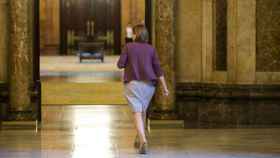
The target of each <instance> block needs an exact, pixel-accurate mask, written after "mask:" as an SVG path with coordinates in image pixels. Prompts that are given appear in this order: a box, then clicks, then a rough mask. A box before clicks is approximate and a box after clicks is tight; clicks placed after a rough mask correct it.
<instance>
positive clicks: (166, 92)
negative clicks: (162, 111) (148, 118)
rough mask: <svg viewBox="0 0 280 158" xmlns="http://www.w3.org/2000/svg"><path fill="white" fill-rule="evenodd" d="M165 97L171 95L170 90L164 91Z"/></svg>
mask: <svg viewBox="0 0 280 158" xmlns="http://www.w3.org/2000/svg"><path fill="white" fill-rule="evenodd" d="M163 95H164V96H166V97H167V96H168V95H169V90H168V89H164V90H163Z"/></svg>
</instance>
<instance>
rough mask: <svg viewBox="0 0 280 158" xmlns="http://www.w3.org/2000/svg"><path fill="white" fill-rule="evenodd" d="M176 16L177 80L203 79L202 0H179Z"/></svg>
mask: <svg viewBox="0 0 280 158" xmlns="http://www.w3.org/2000/svg"><path fill="white" fill-rule="evenodd" d="M175 14H176V15H175V16H176V24H175V27H176V29H175V30H176V41H177V42H176V62H175V63H176V80H177V82H201V80H202V74H201V70H202V61H201V59H202V1H201V0H179V1H177V8H176V11H175Z"/></svg>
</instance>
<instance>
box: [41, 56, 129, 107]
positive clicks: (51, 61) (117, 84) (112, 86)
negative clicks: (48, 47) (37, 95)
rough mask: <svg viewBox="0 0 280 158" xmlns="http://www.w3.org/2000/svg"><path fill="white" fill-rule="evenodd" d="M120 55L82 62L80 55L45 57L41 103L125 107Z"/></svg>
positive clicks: (42, 64)
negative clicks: (122, 105) (119, 64)
mask: <svg viewBox="0 0 280 158" xmlns="http://www.w3.org/2000/svg"><path fill="white" fill-rule="evenodd" d="M117 59H118V56H106V57H105V61H104V63H101V62H100V61H98V60H85V61H83V62H82V63H80V62H79V58H78V57H77V56H42V57H41V63H40V64H41V67H40V69H41V70H40V72H41V81H42V103H43V104H44V105H46V104H48V105H50V104H54V105H58V104H60V105H61V104H63V105H64V104H71V105H73V104H75V105H79V104H91V105H92V104H114V105H115V104H126V101H125V99H124V97H123V85H122V82H121V76H122V75H121V74H122V72H121V71H120V70H118V69H117V67H116V62H117Z"/></svg>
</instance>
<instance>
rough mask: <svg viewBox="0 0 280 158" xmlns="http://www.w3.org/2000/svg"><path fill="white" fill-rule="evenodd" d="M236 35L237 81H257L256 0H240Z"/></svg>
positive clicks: (250, 82) (240, 82)
mask: <svg viewBox="0 0 280 158" xmlns="http://www.w3.org/2000/svg"><path fill="white" fill-rule="evenodd" d="M236 7H237V17H236V18H237V26H236V27H237V30H236V33H237V37H236V42H237V43H236V47H237V48H236V51H237V52H236V56H237V62H236V80H237V81H236V83H238V84H253V83H255V64H256V57H255V54H256V18H255V17H256V0H246V1H244V0H238V2H237V5H236Z"/></svg>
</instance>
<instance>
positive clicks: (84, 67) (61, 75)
mask: <svg viewBox="0 0 280 158" xmlns="http://www.w3.org/2000/svg"><path fill="white" fill-rule="evenodd" d="M34 1H35V6H36V7H35V13H36V14H35V20H34V22H35V28H34V30H35V33H34V35H35V37H34V38H35V39H36V40H35V44H34V48H35V50H36V51H35V52H34V53H35V55H34V72H35V73H34V79H35V80H37V81H41V82H42V89H43V91H42V97H43V98H42V101H43V102H42V104H46V102H44V100H45V99H46V88H47V89H51V90H52V89H53V91H52V93H51V94H52V95H51V97H49V98H50V99H49V100H51V101H55V98H56V97H58V95H60V94H66V95H67V96H70V97H71V96H72V98H71V99H73V98H75V97H73V96H75V95H77V94H82V93H83V92H86V94H99V92H100V90H101V92H103V94H104V96H105V97H104V98H105V99H104V100H105V101H108V100H110V99H111V101H112V103H114V102H117V101H114V99H112V98H114V97H115V98H120V97H121V98H123V97H122V89H121V87H120V86H121V85H122V83H121V72H120V71H119V70H116V69H115V62H116V59H117V58H118V54H120V52H121V45H122V42H121V41H122V40H121V39H122V38H123V34H122V30H123V28H122V26H123V25H121V20H122V18H123V15H121V14H122V12H121V5H122V4H121V2H123V1H121V0H104V1H101V0H79V1H76V0H60V1H59V6H60V9H59V15H60V16H59V17H60V19H59V24H60V25H59V34H56V35H58V37H59V47H58V48H57V50H58V52H59V54H55V53H54V54H55V55H54V56H51V58H53V59H54V60H52V62H50V61H48V57H49V56H47V57H46V58H45V55H43V57H42V56H41V55H42V48H41V46H42V43H43V42H44V41H42V33H43V32H42V29H40V28H42V27H40V25H41V26H42V25H43V23H41V21H40V18H41V17H40V16H42V15H40V3H39V2H41V3H42V2H46V1H49V2H51V1H52V0H34ZM54 1H57V0H54ZM130 1H132V2H135V1H133V0H130ZM141 1H143V2H144V3H145V4H144V6H145V11H144V12H143V14H144V15H143V17H144V20H143V21H146V25H147V27H148V29H149V30H151V13H152V11H151V2H150V1H149V0H141ZM105 2H106V3H105ZM94 8H98V9H94ZM128 13H131V12H128ZM104 17H106V18H104ZM49 24H50V23H49ZM45 27H46V26H45ZM112 31H113V33H112ZM40 34H41V36H40ZM46 34H47V35H48V32H47V33H45V35H46ZM112 34H113V35H112ZM53 37H54V36H53ZM106 37H110V38H107V39H106ZM104 38H105V40H104ZM102 39H103V40H104V43H105V49H106V50H109V51H108V52H109V53H108V54H110V51H111V52H113V53H112V55H115V56H113V57H112V56H109V57H108V56H107V55H106V56H105V63H104V64H105V65H102V63H101V62H99V61H97V60H88V61H85V62H83V63H79V62H78V56H77V55H76V53H77V49H78V41H83V40H86V41H91V40H102ZM50 41H52V40H50ZM111 57H112V58H111ZM68 59H69V60H68ZM67 60H68V61H67ZM69 61H70V62H73V63H74V64H72V65H70V64H69ZM44 62H45V63H44ZM46 63H47V64H48V66H49V68H50V69H44V68H45V66H46V65H44V64H46ZM106 64H107V65H106ZM69 65H70V66H69ZM108 65H109V66H108ZM108 67H109V68H108ZM49 70H51V71H49ZM50 84H51V86H52V87H50V86H49V85H50ZM69 85H70V87H68V86H69ZM91 86H93V87H92V88H91ZM63 87H64V89H63ZM118 87H120V88H118ZM76 88H77V89H78V90H75V91H72V90H73V89H76ZM114 88H115V89H114ZM92 89H95V90H93V91H92ZM112 89H113V91H111V90H112ZM56 94H57V95H56ZM110 94H111V96H110ZM115 94H117V95H118V96H116V95H115ZM112 95H115V96H112ZM47 96H50V95H47ZM82 96H85V98H89V99H87V100H88V102H80V103H73V102H72V101H71V100H69V102H68V103H73V104H74V105H75V104H78V105H85V104H102V102H100V101H98V99H96V98H95V96H94V95H88V96H86V95H82ZM90 97H91V98H90ZM80 98H82V97H80ZM80 98H76V99H80ZM106 98H108V99H107V100H106ZM68 99H69V98H68ZM61 100H62V101H65V100H67V99H64V98H62V99H61ZM92 100H94V102H91V101H92ZM96 101H97V102H96ZM122 103H124V102H123V101H122ZM51 104H52V103H51ZM63 104H65V102H64V103H63ZM103 104H110V103H108V102H103Z"/></svg>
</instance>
